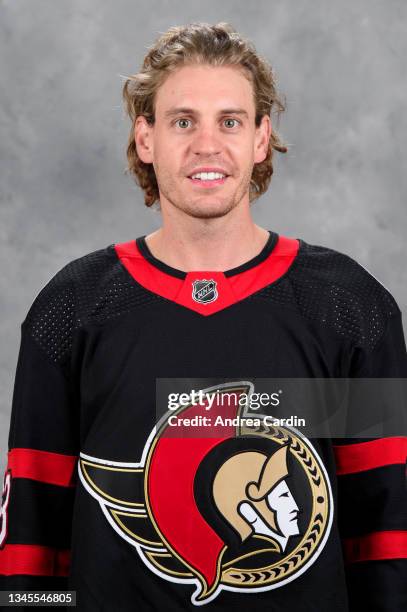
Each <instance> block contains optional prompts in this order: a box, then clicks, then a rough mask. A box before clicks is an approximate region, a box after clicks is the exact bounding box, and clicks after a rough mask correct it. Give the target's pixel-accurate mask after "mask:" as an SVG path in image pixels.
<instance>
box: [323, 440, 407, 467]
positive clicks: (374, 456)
mask: <svg viewBox="0 0 407 612" xmlns="http://www.w3.org/2000/svg"><path fill="white" fill-rule="evenodd" d="M334 453H335V460H336V473H337V474H338V475H342V474H354V473H355V472H363V471H365V470H372V469H373V468H378V467H383V466H385V465H393V464H396V463H401V464H404V463H405V462H406V460H407V437H401V438H380V439H379V440H372V441H369V442H359V443H357V444H345V445H344V446H334Z"/></svg>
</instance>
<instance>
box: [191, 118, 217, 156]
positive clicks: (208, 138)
mask: <svg viewBox="0 0 407 612" xmlns="http://www.w3.org/2000/svg"><path fill="white" fill-rule="evenodd" d="M192 151H193V153H197V154H200V155H216V154H217V153H221V151H222V140H221V134H219V132H218V131H217V128H216V127H213V126H209V125H202V126H201V127H198V128H197V130H196V132H195V134H194V139H193V141H192Z"/></svg>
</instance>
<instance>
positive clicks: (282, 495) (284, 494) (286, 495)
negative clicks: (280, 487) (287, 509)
mask: <svg viewBox="0 0 407 612" xmlns="http://www.w3.org/2000/svg"><path fill="white" fill-rule="evenodd" d="M279 497H288V493H287V492H285V493H281V495H279Z"/></svg>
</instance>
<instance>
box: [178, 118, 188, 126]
mask: <svg viewBox="0 0 407 612" xmlns="http://www.w3.org/2000/svg"><path fill="white" fill-rule="evenodd" d="M181 121H184V123H185V122H187V121H189V119H177V120H176V122H175V123H176V124H177V123H178V124H179V123H180V122H181ZM180 127H185V126H182V125H181V126H180Z"/></svg>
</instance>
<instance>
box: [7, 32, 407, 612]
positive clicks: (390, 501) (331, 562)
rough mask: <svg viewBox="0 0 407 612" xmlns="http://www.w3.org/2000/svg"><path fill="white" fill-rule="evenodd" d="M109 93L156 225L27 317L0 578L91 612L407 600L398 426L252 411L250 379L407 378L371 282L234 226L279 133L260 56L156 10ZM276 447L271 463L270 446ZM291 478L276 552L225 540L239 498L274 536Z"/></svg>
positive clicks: (341, 260)
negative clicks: (308, 427)
mask: <svg viewBox="0 0 407 612" xmlns="http://www.w3.org/2000/svg"><path fill="white" fill-rule="evenodd" d="M123 93H124V98H125V102H126V107H127V110H128V113H129V116H130V118H131V121H132V126H131V134H130V138H129V143H128V149H127V155H128V160H129V166H128V169H129V172H131V173H132V174H133V175H134V177H135V178H136V180H137V182H138V184H139V185H140V186H141V188H142V189H143V191H144V196H145V203H146V205H147V206H152V205H153V204H154V203H155V202H158V201H159V204H160V210H161V214H162V227H161V228H160V229H159V230H157V231H156V232H153V233H152V234H150V235H148V236H139V237H138V238H137V239H129V240H128V241H127V242H122V243H115V244H111V245H109V246H108V247H106V248H102V249H100V250H97V251H95V252H92V253H89V254H86V255H84V256H82V257H79V258H78V259H75V260H74V261H72V262H69V263H68V264H67V265H66V266H64V268H62V269H61V270H60V271H58V272H57V274H56V275H55V276H54V277H53V278H52V279H51V281H50V282H49V283H48V284H47V285H46V286H45V287H44V288H43V289H42V291H41V292H40V293H39V295H38V296H37V297H36V299H35V300H34V303H33V305H32V306H31V308H30V310H29V312H28V314H27V316H26V318H25V320H24V322H23V323H22V328H21V333H22V339H21V348H20V354H19V360H18V364H17V372H16V381H15V389H14V396H13V406H12V416H11V423H10V433H9V452H8V464H7V469H6V474H5V478H4V492H3V504H2V511H1V520H2V523H1V543H0V546H1V550H0V574H2V576H1V578H0V588H1V589H8V590H13V589H14V590H18V589H24V590H40V589H49V590H58V589H71V590H75V591H76V595H77V608H78V609H79V610H86V611H89V610H109V611H110V610H113V609H119V610H123V611H125V610H126V611H127V610H129V611H130V610H166V611H167V610H168V611H170V610H171V611H176V610H192V609H195V607H196V606H200V605H205V606H208V609H211V610H232V609H233V610H235V609H242V610H243V609H246V608H247V606H250V608H251V609H252V610H259V611H260V610H261V611H264V610H275V611H280V610H284V611H291V610H292V611H294V610H295V611H296V612H300V611H301V610H304V612H305V610H307V611H310V610H315V611H319V612H322V611H325V610H330V611H331V612H334V611H337V612H345V611H346V610H352V611H356V610H357V611H361V610H369V611H373V610H381V611H386V612H390V611H391V612H396V611H398V612H401V611H402V610H405V609H407V608H406V606H407V580H406V568H407V560H406V557H407V512H406V508H407V503H406V502H407V497H406V488H405V474H404V467H405V460H406V454H407V450H406V448H407V444H406V440H407V438H406V437H404V436H403V435H402V433H403V432H400V435H392V436H388V437H383V438H379V439H373V438H355V437H353V438H349V439H343V440H341V443H339V442H340V441H339V440H338V442H337V443H335V444H333V442H332V440H331V439H329V438H315V439H314V440H313V442H312V443H311V441H310V440H309V439H308V438H307V437H306V436H305V435H303V433H301V432H300V431H298V430H296V429H294V428H292V427H287V426H278V425H276V426H267V427H263V426H262V424H261V423H260V425H259V424H255V425H253V422H254V421H253V420H250V418H251V417H252V416H253V414H252V413H251V412H250V405H249V399H250V397H252V395H253V393H254V391H255V390H256V391H260V390H262V385H263V386H264V389H263V390H264V391H265V390H266V388H267V384H266V383H264V381H265V380H266V379H271V378H273V379H274V378H278V379H285V378H289V379H296V378H307V379H308V378H335V377H338V378H348V377H349V378H354V377H361V378H363V377H371V378H395V379H398V378H405V377H406V376H407V356H406V346H405V341H404V335H403V327H402V319H401V311H400V309H399V307H398V305H397V303H396V301H395V299H394V298H393V296H392V295H391V294H390V293H389V291H388V290H387V289H386V288H385V287H384V286H383V285H382V284H381V283H380V282H379V281H377V280H376V279H375V278H374V277H373V276H372V275H371V274H370V273H369V272H368V271H366V270H365V268H363V267H362V266H360V265H359V264H358V263H357V262H356V261H354V260H353V259H352V258H350V257H349V256H347V255H345V254H342V253H339V252H338V251H335V250H333V249H329V248H327V247H324V246H318V245H311V244H308V243H307V242H306V241H304V240H301V239H295V238H291V237H287V236H282V235H279V234H277V233H276V232H274V231H271V230H266V229H264V228H261V227H259V226H258V225H256V224H255V223H254V222H253V220H252V217H251V210H250V207H251V204H252V203H253V202H254V201H255V199H256V198H257V197H259V196H260V195H261V194H263V193H265V191H266V190H267V187H268V184H269V181H270V178H271V175H272V172H273V167H272V155H273V151H274V150H277V151H280V152H284V151H285V150H286V147H285V145H284V144H283V143H281V141H280V140H279V138H278V136H277V134H276V133H275V131H274V128H273V125H272V123H271V119H270V117H271V111H272V109H274V108H277V109H279V110H282V108H283V105H282V103H281V101H280V100H279V97H278V95H277V92H276V89H275V81H274V78H273V74H272V71H271V68H270V66H269V65H268V64H267V62H266V61H265V60H264V59H262V58H261V57H259V56H258V54H257V53H256V51H255V50H254V48H253V47H252V46H251V45H250V43H249V42H248V41H246V40H244V39H243V38H242V37H241V36H239V35H238V33H236V32H234V31H233V28H232V27H231V26H229V25H227V24H223V23H220V24H217V25H214V26H212V25H209V24H191V25H188V26H185V27H174V28H171V29H170V30H169V31H168V32H167V33H165V34H163V35H162V36H161V37H160V39H159V40H158V41H157V42H156V43H155V45H154V46H153V47H152V48H151V49H150V50H149V52H148V54H147V57H146V58H145V60H144V63H143V67H142V70H141V71H140V72H139V73H138V74H136V75H132V76H131V77H128V79H127V80H126V83H125V86H124V92H123ZM192 381H196V382H197V385H198V386H197V388H196V390H197V391H198V392H199V394H200V395H199V397H200V398H201V401H200V402H196V401H195V399H196V396H195V394H194V390H193V389H194V387H193V384H194V383H193V382H192ZM208 381H211V382H210V383H209V382H208ZM214 381H216V382H214ZM267 390H268V389H267ZM280 390H281V389H280ZM164 391H168V392H171V393H173V392H177V393H180V397H181V396H182V395H185V396H186V402H181V401H180V402H179V404H177V406H176V408H175V410H172V409H170V410H166V409H165V397H164V396H165V393H164ZM283 391H284V389H283ZM277 395H278V396H279V398H280V399H281V414H282V416H284V414H285V412H284V411H285V410H287V409H286V407H285V406H284V394H283V395H282V396H281V394H280V395H279V393H277ZM226 398H227V399H228V401H227V402H226V401H225V400H226ZM274 399H275V397H274ZM277 409H278V406H276V405H275V404H274V403H273V404H271V407H270V406H269V413H271V414H274V413H275V411H276V410H277ZM358 410H359V412H361V409H360V407H359V408H358ZM170 414H171V416H172V418H171V419H170V417H169V415H170ZM203 415H205V416H206V420H204V419H203ZM216 415H218V416H219V415H220V416H222V418H223V417H225V420H224V423H225V424H224V425H218V424H217V423H218V421H217V420H215V419H214V417H215V416H216ZM236 418H239V419H240V418H242V421H240V422H239V423H240V424H238V425H234V422H235V421H234V419H236ZM193 423H199V426H198V427H195V428H194V427H193V426H192V424H193ZM282 449H284V450H282ZM282 452H283V453H284V462H287V465H286V468H287V469H286V470H284V469H283V467H284V466H283V467H280V468H278V469H276V468H275V461H277V459H275V460H273V461H272V462H268V461H265V459H266V458H267V457H276V458H279V461H281V459H280V456H281V453H282ZM239 453H240V454H241V456H242V457H244V458H246V457H248V458H249V459H250V461H246V460H245V461H243V462H241V461H235V460H233V461H231V462H230V459H231V457H235V456H237V455H239ZM247 453H249V454H247ZM254 460H256V461H259V460H260V461H261V465H260V463H259V466H258V468H259V470H260V472H259V470H257V471H256V474H255V476H254V477H253V476H252V474H253V473H254V472H253V469H252V466H253V461H254ZM266 465H267V466H268V467H267V469H268V470H270V473H268V475H267V478H266V480H264V482H265V483H266V482H268V481H269V480H270V482H272V483H273V487H272V491H273V492H274V493H273V496H272V498H270V497H269V496H268V494H267V493H268V492H270V487H268V486H267V487H265V490H264V491H263V490H262V488H261V486H262V485H261V483H262V482H263V481H262V472H261V469H266V468H265V466H266ZM224 466H227V468H228V469H229V468H230V470H231V472H232V476H233V478H234V477H235V476H236V477H237V476H238V475H239V474H238V471H237V470H245V469H247V470H248V471H247V474H246V472H245V474H244V477H243V476H242V478H236V482H240V483H245V487H244V492H243V491H242V495H235V491H234V490H233V491H232V493H233V495H232V493H231V497H230V499H227V498H226V497H225V495H226V494H227V490H228V489H227V487H229V486H231V482H232V480H233V479H232V477H228V478H227V479H226V481H222V482H225V483H226V482H227V486H226V484H223V485H222V486H218V484H219V483H215V478H216V474H223V473H224V471H223V468H224ZM285 472H287V474H289V476H287V478H288V477H289V478H290V484H289V487H288V486H286V487H284V486H283V485H281V486H279V482H280V483H283V482H285V481H284V480H281V478H285V476H286V474H285ZM281 474H283V475H282V476H281ZM77 476H78V477H77ZM279 479H280V480H279ZM234 481H235V480H233V482H234ZM215 485H216V486H215ZM239 486H240V485H239ZM214 491H216V495H215V493H214ZM291 492H292V497H293V499H295V501H296V503H295V507H294V505H293V506H292V510H293V511H295V512H294V514H293V518H292V520H293V521H294V522H295V524H294V523H293V526H292V529H291V531H290V537H289V538H286V540H285V541H284V546H276V544H275V543H274V544H273V542H271V541H270V537H269V536H267V535H265V536H264V538H265V539H263V540H262V534H261V533H257V534H256V537H251V538H247V542H248V546H249V547H250V552H249V553H247V554H244V555H240V556H239V555H237V556H236V555H234V550H238V549H237V548H236V549H234V548H233V546H234V544H233V541H235V542H236V541H237V540H238V539H239V532H238V531H236V528H234V525H235V523H236V520H237V516H238V514H239V512H240V516H241V518H242V520H243V523H242V524H244V525H245V526H246V527H245V528H247V529H248V530H249V531H252V528H251V527H250V518H253V516H251V515H250V513H249V511H250V512H251V511H252V509H253V508H256V507H258V508H261V512H262V515H263V516H269V518H270V521H271V524H272V526H273V530H274V531H273V532H274V533H275V534H278V533H279V532H281V533H282V531H281V527H282V525H279V524H278V517H277V518H276V520H274V518H272V517H274V510H275V509H276V508H277V506H279V507H280V506H281V508H283V507H284V503H283V502H284V496H286V497H287V496H289V495H291ZM243 493H244V495H243ZM277 495H278V496H279V497H281V498H282V499H281V503H280V502H279V503H277V500H276V499H274V498H275V496H277ZM219 500H221V501H219ZM233 500H234V501H233ZM245 500H246V503H247V505H246V506H244V507H243V508H242V507H241V503H242V501H243V502H244V501H245ZM247 500H249V502H250V504H249V503H248V502H247ZM250 500H251V501H250ZM288 501H290V500H288ZM224 502H225V503H226V502H227V508H228V510H227V515H228V516H231V517H232V516H233V517H234V518H233V520H232V521H228V520H226V519H225V512H226V510H224V506H223V505H222V504H223V503H224ZM233 504H235V505H233ZM256 504H257V506H256ZM220 508H222V510H220ZM298 509H301V513H300V514H298ZM276 516H277V515H276ZM282 516H283V514H281V513H280V521H282V520H283V519H282V518H281V517H282ZM254 519H256V517H254ZM286 527H287V530H288V526H286ZM287 530H286V531H287ZM287 533H288V531H287Z"/></svg>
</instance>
